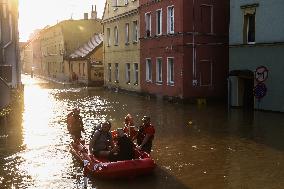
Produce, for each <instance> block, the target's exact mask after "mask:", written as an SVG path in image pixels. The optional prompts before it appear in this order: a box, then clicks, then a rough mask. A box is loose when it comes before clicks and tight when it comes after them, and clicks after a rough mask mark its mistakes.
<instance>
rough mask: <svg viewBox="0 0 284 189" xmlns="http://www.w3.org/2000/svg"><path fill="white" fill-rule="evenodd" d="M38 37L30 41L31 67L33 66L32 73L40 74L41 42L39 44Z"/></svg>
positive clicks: (41, 69) (41, 70)
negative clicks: (31, 49)
mask: <svg viewBox="0 0 284 189" xmlns="http://www.w3.org/2000/svg"><path fill="white" fill-rule="evenodd" d="M40 41H41V40H40V38H39V37H36V38H35V39H34V40H33V41H32V46H33V67H34V73H35V74H39V75H41V74H42V72H43V68H42V53H41V44H40Z"/></svg>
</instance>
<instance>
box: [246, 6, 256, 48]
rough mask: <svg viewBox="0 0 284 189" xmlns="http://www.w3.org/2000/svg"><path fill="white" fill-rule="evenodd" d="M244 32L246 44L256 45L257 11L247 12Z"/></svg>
mask: <svg viewBox="0 0 284 189" xmlns="http://www.w3.org/2000/svg"><path fill="white" fill-rule="evenodd" d="M243 30H244V31H243V33H244V34H243V35H244V36H243V38H244V43H247V44H250V43H255V9H253V10H250V9H249V10H245V14H244V28H243Z"/></svg>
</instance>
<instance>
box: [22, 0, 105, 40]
mask: <svg viewBox="0 0 284 189" xmlns="http://www.w3.org/2000/svg"><path fill="white" fill-rule="evenodd" d="M92 5H97V12H98V17H99V18H101V17H102V14H103V11H104V5H105V0H19V33H20V41H27V40H28V38H29V36H30V34H31V33H33V31H34V30H35V29H42V28H44V27H45V26H47V25H50V26H52V25H55V24H56V23H57V22H60V21H62V20H66V19H70V18H71V16H72V18H73V19H83V18H84V13H85V12H87V13H89V16H90V12H91V10H92Z"/></svg>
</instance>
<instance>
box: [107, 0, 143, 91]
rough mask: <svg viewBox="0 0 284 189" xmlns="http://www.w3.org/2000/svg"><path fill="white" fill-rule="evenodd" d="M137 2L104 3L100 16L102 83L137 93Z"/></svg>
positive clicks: (138, 44) (138, 80) (138, 77)
mask: <svg viewBox="0 0 284 189" xmlns="http://www.w3.org/2000/svg"><path fill="white" fill-rule="evenodd" d="M138 6H139V1H138V0H129V1H127V0H115V1H113V0H107V1H106V4H105V9H104V14H103V19H102V23H103V32H104V45H103V50H104V61H103V63H104V83H105V86H107V87H110V88H118V89H124V90H128V91H137V92H139V91H140V71H139V70H140V43H139V15H138Z"/></svg>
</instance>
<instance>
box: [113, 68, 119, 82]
mask: <svg viewBox="0 0 284 189" xmlns="http://www.w3.org/2000/svg"><path fill="white" fill-rule="evenodd" d="M114 82H115V83H119V64H118V63H115V64H114Z"/></svg>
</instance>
